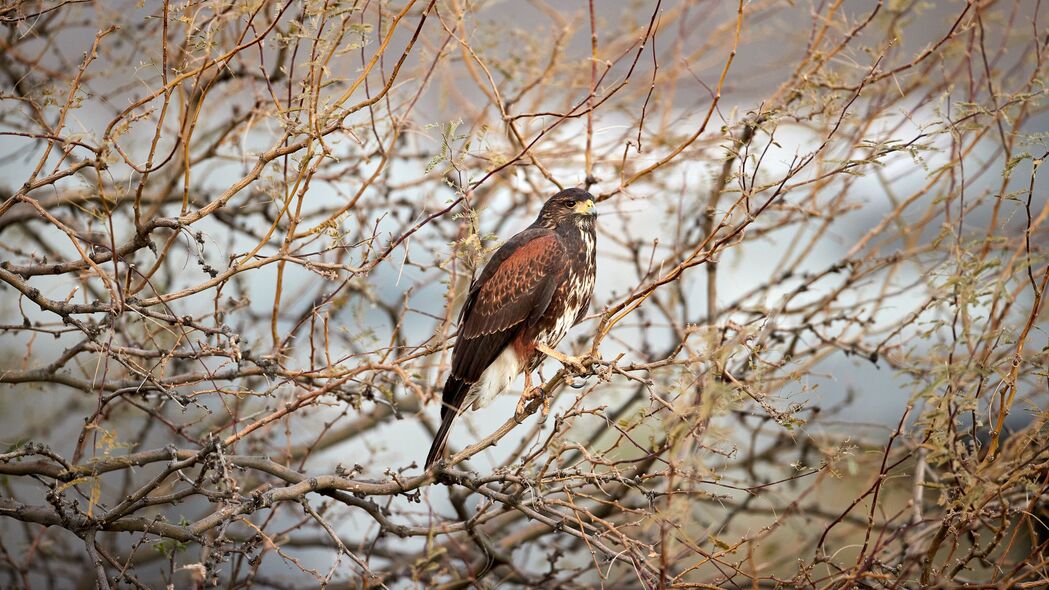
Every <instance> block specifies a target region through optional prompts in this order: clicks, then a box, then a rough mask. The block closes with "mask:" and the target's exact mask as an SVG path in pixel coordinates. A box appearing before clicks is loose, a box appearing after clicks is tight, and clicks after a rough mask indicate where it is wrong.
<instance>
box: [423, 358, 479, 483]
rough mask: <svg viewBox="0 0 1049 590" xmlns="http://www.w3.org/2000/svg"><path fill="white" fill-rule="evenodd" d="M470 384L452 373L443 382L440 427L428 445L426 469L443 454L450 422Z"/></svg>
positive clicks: (453, 418) (460, 405) (449, 430)
mask: <svg viewBox="0 0 1049 590" xmlns="http://www.w3.org/2000/svg"><path fill="white" fill-rule="evenodd" d="M470 385H471V384H470V383H467V382H465V381H463V380H462V379H459V378H458V377H454V376H452V375H449V376H448V380H447V381H445V382H444V392H443V394H442V395H441V399H442V402H443V404H442V405H441V427H440V428H438V429H437V434H436V435H434V437H433V444H431V445H430V453H429V454H427V455H426V466H425V468H426V469H429V468H430V467H431V466H432V465H433V464H434V463H436V462H437V459H439V458H440V457H441V455H443V454H444V447H445V446H446V445H447V444H448V433H449V432H451V430H452V422H453V421H454V420H455V417H456V416H457V415H458V414H459V409H460V408H461V407H462V403H463V400H465V399H466V392H467V391H468V390H469V389H470Z"/></svg>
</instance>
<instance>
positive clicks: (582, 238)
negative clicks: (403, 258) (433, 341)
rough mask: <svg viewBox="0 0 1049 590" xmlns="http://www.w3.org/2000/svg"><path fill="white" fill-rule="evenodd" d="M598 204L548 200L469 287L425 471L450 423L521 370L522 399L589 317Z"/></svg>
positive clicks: (585, 198)
mask: <svg viewBox="0 0 1049 590" xmlns="http://www.w3.org/2000/svg"><path fill="white" fill-rule="evenodd" d="M596 215H597V213H596V211H595V210H594V197H593V196H591V195H590V193H588V192H586V191H585V190H582V189H578V188H570V189H566V190H563V191H561V192H559V193H557V194H556V195H554V196H553V197H551V198H550V199H549V200H548V201H547V202H546V203H545V204H544V205H543V209H542V210H541V211H540V212H539V217H537V218H536V220H535V222H534V223H532V225H530V226H528V228H526V229H525V230H524V231H522V232H521V233H519V234H517V235H515V236H514V237H512V238H510V240H509V241H507V242H506V243H505V244H503V246H502V247H500V248H499V249H498V250H496V252H495V254H494V255H493V256H492V259H491V260H489V261H488V264H487V265H485V267H484V270H482V271H481V275H480V276H479V277H477V279H476V280H475V281H474V282H473V283H472V284H471V285H470V290H469V292H468V294H467V298H466V303H465V304H464V305H463V309H462V312H460V315H459V336H458V338H457V339H456V342H455V347H454V350H453V351H452V371H451V374H450V375H449V376H448V380H447V381H445V383H444V393H443V395H442V398H443V400H442V401H443V404H442V405H441V427H440V428H439V429H438V430H437V435H436V436H435V437H434V440H433V445H431V446H430V454H429V455H427V457H426V469H429V468H430V466H431V465H433V464H434V462H435V461H437V459H438V458H439V457H440V456H441V455H442V454H443V453H444V447H445V444H446V443H447V442H448V432H449V430H450V429H451V426H452V422H453V421H454V420H455V417H456V416H458V415H459V412H461V411H462V410H463V409H465V408H467V407H469V406H471V405H472V406H473V409H475V410H476V409H479V408H482V407H484V406H486V405H488V404H489V403H491V401H492V400H493V399H495V397H496V396H497V395H499V394H500V393H502V392H503V391H504V390H505V389H506V388H507V387H509V386H510V383H512V382H513V380H514V378H515V377H517V375H518V374H519V373H521V372H522V371H524V374H525V387H524V397H523V399H522V401H524V399H527V397H528V396H530V394H531V390H532V387H531V373H532V371H534V370H536V369H537V368H538V367H539V364H540V363H541V362H542V360H543V354H541V353H542V352H547V353H550V352H553V350H552V349H553V347H555V346H557V343H558V342H560V341H561V339H562V338H564V336H565V333H566V332H568V329H569V328H571V327H572V326H573V325H575V324H576V323H577V322H579V320H581V319H583V316H584V315H586V310H587V308H588V307H589V305H590V296H591V295H592V294H593V292H594V277H595V275H596V273H597V260H596V252H595V249H596V247H597V233H596V232H595V231H594V218H595V216H596Z"/></svg>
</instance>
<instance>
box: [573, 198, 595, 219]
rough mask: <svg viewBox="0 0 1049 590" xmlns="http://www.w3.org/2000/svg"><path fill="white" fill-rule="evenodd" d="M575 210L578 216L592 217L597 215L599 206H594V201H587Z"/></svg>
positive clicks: (578, 205)
mask: <svg viewBox="0 0 1049 590" xmlns="http://www.w3.org/2000/svg"><path fill="white" fill-rule="evenodd" d="M574 210H575V212H576V213H577V214H578V215H589V216H590V217H593V216H595V215H597V206H596V205H594V200H593V199H587V200H585V201H583V202H581V203H579V204H577V205H576V206H575V209H574Z"/></svg>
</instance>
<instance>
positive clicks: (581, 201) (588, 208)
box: [536, 188, 597, 228]
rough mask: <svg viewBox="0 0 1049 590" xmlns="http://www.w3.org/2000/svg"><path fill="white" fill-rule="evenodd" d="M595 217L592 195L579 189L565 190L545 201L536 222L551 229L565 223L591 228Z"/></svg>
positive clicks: (595, 210) (595, 211)
mask: <svg viewBox="0 0 1049 590" xmlns="http://www.w3.org/2000/svg"><path fill="white" fill-rule="evenodd" d="M596 215H597V209H596V207H595V206H594V196H593V195H591V194H590V193H588V192H586V191H585V190H583V189H581V188H566V189H565V190H563V191H561V192H559V193H557V194H556V195H554V196H552V197H550V199H549V200H547V202H546V204H544V205H543V209H542V211H540V212H539V219H537V220H536V221H537V222H538V223H540V224H542V225H545V226H547V227H551V228H553V227H558V226H560V225H563V224H565V223H572V224H575V225H587V226H591V227H592V226H593V223H594V217H595V216H596Z"/></svg>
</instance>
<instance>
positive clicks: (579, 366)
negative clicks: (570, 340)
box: [535, 342, 586, 374]
mask: <svg viewBox="0 0 1049 590" xmlns="http://www.w3.org/2000/svg"><path fill="white" fill-rule="evenodd" d="M535 349H536V350H538V351H539V352H541V353H543V354H545V355H546V356H548V357H550V358H552V359H554V360H556V361H557V362H559V363H561V364H562V365H564V366H565V367H566V368H567V369H569V370H571V371H573V372H575V373H577V374H582V373H585V372H586V367H584V366H583V358H582V357H578V356H567V355H563V354H561V353H560V352H557V351H556V350H554V349H553V348H550V347H549V346H547V345H545V344H543V343H541V342H537V343H536V345H535Z"/></svg>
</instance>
